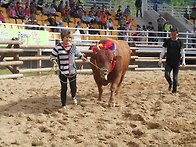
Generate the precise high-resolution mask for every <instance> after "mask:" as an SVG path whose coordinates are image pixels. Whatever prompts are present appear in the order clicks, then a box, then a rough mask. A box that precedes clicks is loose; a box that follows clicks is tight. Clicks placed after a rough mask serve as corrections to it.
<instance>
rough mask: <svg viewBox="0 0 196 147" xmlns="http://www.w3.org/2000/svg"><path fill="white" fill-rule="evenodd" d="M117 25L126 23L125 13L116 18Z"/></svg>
mask: <svg viewBox="0 0 196 147" xmlns="http://www.w3.org/2000/svg"><path fill="white" fill-rule="evenodd" d="M118 24H119V25H125V24H126V15H122V16H121V17H120V18H119V20H118Z"/></svg>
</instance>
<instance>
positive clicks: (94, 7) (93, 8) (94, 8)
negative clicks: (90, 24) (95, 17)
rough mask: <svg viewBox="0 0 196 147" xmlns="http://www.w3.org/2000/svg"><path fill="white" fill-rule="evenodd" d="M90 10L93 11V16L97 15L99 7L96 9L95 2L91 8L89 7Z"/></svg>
mask: <svg viewBox="0 0 196 147" xmlns="http://www.w3.org/2000/svg"><path fill="white" fill-rule="evenodd" d="M91 10H93V11H94V13H95V14H96V13H97V11H98V10H99V7H97V4H96V2H95V3H93V6H92V7H91Z"/></svg>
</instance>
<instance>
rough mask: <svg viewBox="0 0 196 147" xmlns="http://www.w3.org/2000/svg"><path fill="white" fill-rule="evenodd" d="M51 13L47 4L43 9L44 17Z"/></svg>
mask: <svg viewBox="0 0 196 147" xmlns="http://www.w3.org/2000/svg"><path fill="white" fill-rule="evenodd" d="M49 13H50V11H49V5H48V4H45V5H44V7H43V14H44V15H49Z"/></svg>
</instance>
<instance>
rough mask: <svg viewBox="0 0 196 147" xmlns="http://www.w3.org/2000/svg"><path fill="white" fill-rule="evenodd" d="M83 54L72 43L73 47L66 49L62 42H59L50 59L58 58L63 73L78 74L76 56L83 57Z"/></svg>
mask: <svg viewBox="0 0 196 147" xmlns="http://www.w3.org/2000/svg"><path fill="white" fill-rule="evenodd" d="M82 56H83V54H82V53H81V52H80V50H78V49H77V48H76V45H75V44H72V46H71V49H70V50H69V51H66V50H65V48H64V47H63V45H62V44H58V45H57V46H56V47H55V48H54V49H53V51H52V53H51V55H50V60H51V61H52V60H56V61H57V63H58V65H59V69H60V72H61V74H66V75H72V74H76V63H75V57H80V58H81V57H82Z"/></svg>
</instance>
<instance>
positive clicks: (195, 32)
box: [191, 27, 196, 48]
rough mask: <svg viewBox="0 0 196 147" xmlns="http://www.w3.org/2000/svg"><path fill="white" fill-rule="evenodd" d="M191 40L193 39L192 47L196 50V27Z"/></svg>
mask: <svg viewBox="0 0 196 147" xmlns="http://www.w3.org/2000/svg"><path fill="white" fill-rule="evenodd" d="M191 38H192V40H191V41H192V47H193V48H196V28H195V27H193V31H192V36H191Z"/></svg>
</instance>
